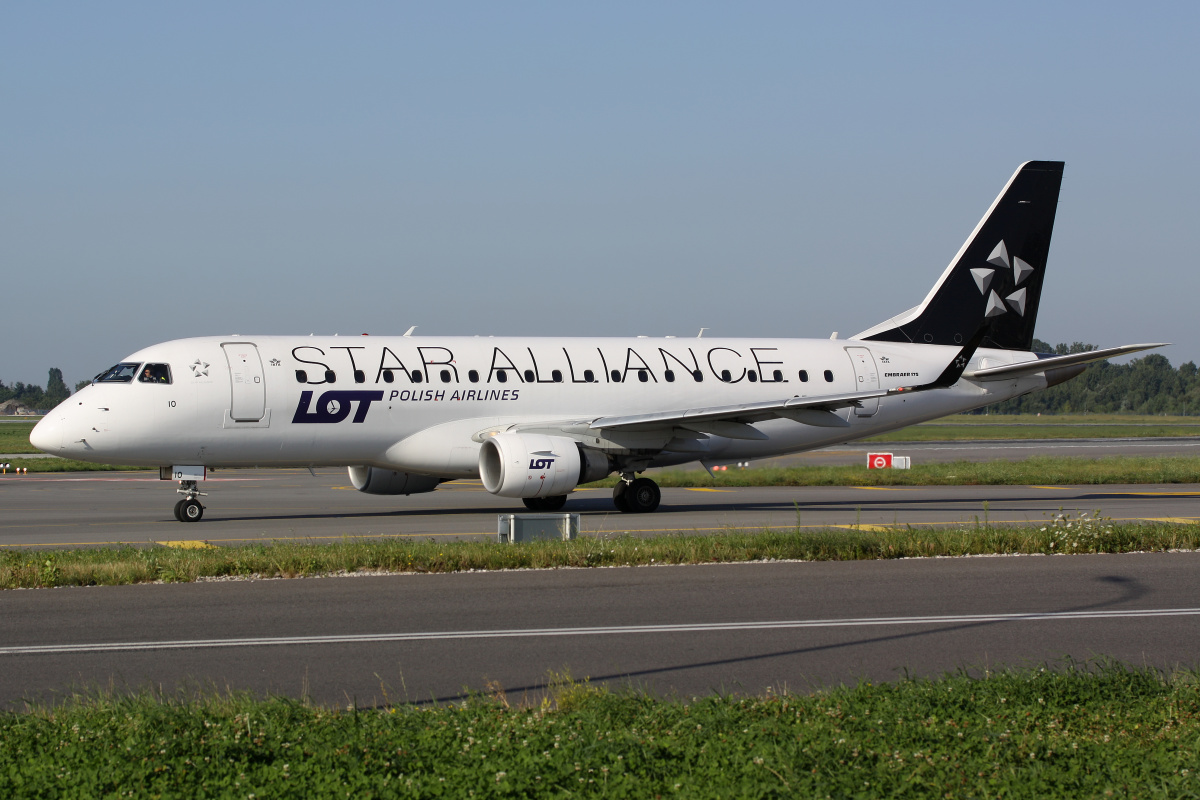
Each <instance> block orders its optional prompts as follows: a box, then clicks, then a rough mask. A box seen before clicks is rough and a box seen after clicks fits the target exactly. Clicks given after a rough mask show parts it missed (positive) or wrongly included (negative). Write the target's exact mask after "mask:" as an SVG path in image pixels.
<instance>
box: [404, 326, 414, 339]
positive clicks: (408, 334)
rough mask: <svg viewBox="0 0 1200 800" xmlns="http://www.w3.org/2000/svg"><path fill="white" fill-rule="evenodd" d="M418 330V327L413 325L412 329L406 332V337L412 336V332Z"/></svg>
mask: <svg viewBox="0 0 1200 800" xmlns="http://www.w3.org/2000/svg"><path fill="white" fill-rule="evenodd" d="M416 329H417V326H416V325H413V326H412V327H411V328H409V329H408V330H406V331H405V332H404V335H405V336H406V337H407V336H412V332H413V331H415V330H416Z"/></svg>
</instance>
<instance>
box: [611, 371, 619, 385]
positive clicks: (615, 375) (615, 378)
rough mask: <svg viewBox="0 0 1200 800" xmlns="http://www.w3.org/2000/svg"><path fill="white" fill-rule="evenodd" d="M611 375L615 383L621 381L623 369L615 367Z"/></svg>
mask: <svg viewBox="0 0 1200 800" xmlns="http://www.w3.org/2000/svg"><path fill="white" fill-rule="evenodd" d="M610 377H612V381H613V383H620V382H621V370H619V369H614V370H613V371H612V373H610Z"/></svg>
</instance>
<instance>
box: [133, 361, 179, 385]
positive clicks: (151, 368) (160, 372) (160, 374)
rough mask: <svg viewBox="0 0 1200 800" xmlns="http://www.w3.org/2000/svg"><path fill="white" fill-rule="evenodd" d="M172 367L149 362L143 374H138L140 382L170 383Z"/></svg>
mask: <svg viewBox="0 0 1200 800" xmlns="http://www.w3.org/2000/svg"><path fill="white" fill-rule="evenodd" d="M170 382H171V368H170V367H169V366H167V365H166V364H147V365H146V367H145V369H143V370H142V374H141V375H138V383H170Z"/></svg>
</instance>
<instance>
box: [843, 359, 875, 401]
mask: <svg viewBox="0 0 1200 800" xmlns="http://www.w3.org/2000/svg"><path fill="white" fill-rule="evenodd" d="M846 355H848V356H850V363H851V364H853V365H854V382H855V387H856V389H855V390H856V391H859V392H869V391H871V390H872V389H878V388H879V368H878V367H876V366H875V356H873V355H871V351H870V350H868V349H867V348H865V347H847V348H846ZM860 402H861V403H862V408H856V409H854V416H856V417H869V416H871V415H873V414H874V413H875V412H876V411H878V410H879V398H878V397H872V398H870V399H869V400H862V401H860Z"/></svg>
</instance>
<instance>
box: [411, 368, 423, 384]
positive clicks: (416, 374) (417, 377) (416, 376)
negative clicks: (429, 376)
mask: <svg viewBox="0 0 1200 800" xmlns="http://www.w3.org/2000/svg"><path fill="white" fill-rule="evenodd" d="M424 379H425V376H424V375H422V374H421V370H419V369H414V370H413V371H412V382H413V383H420V382H421V381H423V380H424Z"/></svg>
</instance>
